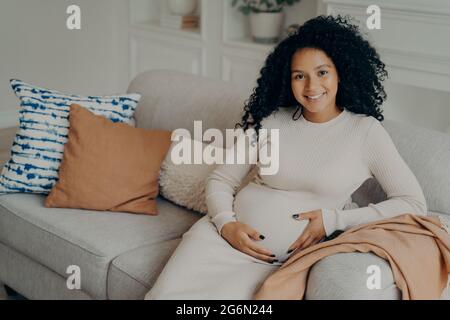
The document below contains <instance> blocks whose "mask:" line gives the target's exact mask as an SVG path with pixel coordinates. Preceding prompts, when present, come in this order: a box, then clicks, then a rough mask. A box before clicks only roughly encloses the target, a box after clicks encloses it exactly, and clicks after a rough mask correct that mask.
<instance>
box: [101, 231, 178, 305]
mask: <svg viewBox="0 0 450 320" xmlns="http://www.w3.org/2000/svg"><path fill="white" fill-rule="evenodd" d="M180 241H181V238H177V239H172V240H167V241H164V242H160V243H155V244H150V245H146V246H143V247H140V248H137V249H134V250H132V251H129V252H125V253H124V254H121V255H120V256H118V257H117V258H115V259H114V260H113V261H112V263H111V265H110V268H109V271H108V298H109V299H113V300H118V299H120V300H142V299H144V297H145V295H146V294H147V292H148V291H149V290H150V289H151V287H152V286H153V285H154V284H155V282H156V279H158V276H159V274H160V273H161V271H162V269H163V268H164V266H165V265H166V263H167V261H168V260H169V258H170V256H171V255H172V253H173V252H174V251H175V249H176V247H177V246H178V244H179V243H180Z"/></svg>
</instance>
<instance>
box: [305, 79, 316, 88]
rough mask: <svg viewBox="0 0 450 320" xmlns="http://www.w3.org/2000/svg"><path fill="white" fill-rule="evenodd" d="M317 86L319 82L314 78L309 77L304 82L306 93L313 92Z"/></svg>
mask: <svg viewBox="0 0 450 320" xmlns="http://www.w3.org/2000/svg"><path fill="white" fill-rule="evenodd" d="M318 86H319V81H318V79H316V78H315V77H311V78H309V79H308V80H306V84H305V89H306V90H308V91H314V90H315V89H316V88H317V87H318Z"/></svg>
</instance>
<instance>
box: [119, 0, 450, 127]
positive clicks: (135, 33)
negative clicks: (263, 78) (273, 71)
mask: <svg viewBox="0 0 450 320" xmlns="http://www.w3.org/2000/svg"><path fill="white" fill-rule="evenodd" d="M231 2H232V0H198V5H197V9H196V13H197V14H199V15H200V17H201V19H200V27H199V28H196V29H192V30H173V29H167V28H163V27H160V25H159V18H160V15H161V14H163V13H167V12H168V6H167V1H166V0H129V28H128V36H129V37H128V44H129V60H130V61H129V66H130V67H129V77H130V79H132V78H133V77H134V76H135V75H137V74H138V73H140V72H143V71H145V70H149V69H173V70H180V71H185V72H189V73H193V74H198V75H202V76H206V77H211V78H216V79H222V80H225V81H229V82H233V83H235V84H237V85H238V86H239V87H240V88H241V89H242V91H243V92H244V93H248V95H250V94H251V92H252V90H253V88H254V87H255V85H256V80H257V79H258V77H259V71H260V69H261V67H262V66H263V63H264V60H265V58H266V57H267V55H268V54H269V52H270V51H271V50H272V49H273V47H274V45H264V44H258V43H254V42H252V41H251V40H250V32H249V21H248V18H247V17H246V16H244V15H243V14H242V13H241V12H239V11H238V10H237V8H236V7H232V6H231ZM370 4H372V1H370V0H301V2H299V3H296V4H295V5H294V6H291V7H286V8H285V10H284V11H285V21H284V29H286V27H287V26H289V25H290V24H294V23H297V24H303V22H305V21H306V20H308V19H310V18H313V17H315V16H317V15H318V14H326V13H329V14H336V13H341V14H350V15H352V16H353V17H355V18H356V19H359V20H360V21H361V24H362V27H363V30H364V26H365V21H366V18H367V16H368V15H367V13H366V9H367V7H368V6H369V5H370ZM377 4H378V5H379V6H380V7H381V19H382V24H381V26H382V29H381V30H373V31H370V32H368V31H367V30H364V31H365V32H366V33H367V34H368V37H369V39H370V40H371V42H372V43H373V44H374V45H375V47H376V48H377V50H378V52H379V53H380V56H381V59H382V60H383V61H384V62H385V63H386V65H387V68H388V71H389V75H390V78H389V80H388V81H387V82H386V91H387V94H388V99H387V101H386V103H385V104H384V105H383V109H384V110H385V112H384V115H385V117H386V118H390V119H393V120H399V121H404V122H409V123H412V124H415V125H419V126H423V127H428V128H431V129H435V130H438V131H443V132H446V130H447V128H448V127H449V124H450V105H449V103H448V101H450V41H447V40H448V39H449V36H448V35H449V34H450V4H449V2H448V1H447V0H430V1H429V2H427V3H426V4H424V3H423V1H421V0H396V1H395V2H394V1H390V0H379V1H378V2H377ZM448 130H450V128H449V129H448Z"/></svg>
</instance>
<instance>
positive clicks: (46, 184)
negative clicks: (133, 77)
mask: <svg viewBox="0 0 450 320" xmlns="http://www.w3.org/2000/svg"><path fill="white" fill-rule="evenodd" d="M11 86H12V88H13V90H14V92H15V94H16V96H17V97H18V98H19V99H20V101H21V104H20V107H21V108H20V116H19V122H20V125H19V130H18V132H17V134H16V137H15V138H14V143H13V146H12V149H11V158H10V160H9V161H8V162H7V163H6V164H5V166H4V167H3V170H2V173H1V176H0V194H2V193H16V192H26V193H43V194H47V193H49V192H50V190H51V189H52V187H53V186H54V184H55V183H56V181H57V180H58V170H59V165H60V163H61V159H62V155H63V151H64V144H65V143H66V142H67V134H68V127H69V121H68V116H69V107H70V105H71V104H72V103H77V104H80V105H81V106H83V107H85V108H87V109H89V110H90V111H92V112H93V113H94V114H96V115H100V116H104V117H106V118H108V119H110V120H112V121H113V122H125V123H128V124H131V125H133V124H134V119H133V115H134V110H135V108H136V106H137V104H138V102H139V99H140V97H141V95H140V94H126V95H117V96H103V97H100V96H79V95H71V94H64V93H61V92H58V91H55V90H49V89H44V88H40V87H37V86H34V85H30V84H27V83H25V82H22V81H20V80H11Z"/></svg>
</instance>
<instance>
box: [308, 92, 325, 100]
mask: <svg viewBox="0 0 450 320" xmlns="http://www.w3.org/2000/svg"><path fill="white" fill-rule="evenodd" d="M325 94H326V92H322V93H319V94H316V95H309V96H304V97H305V98H306V99H307V100H308V101H316V100H319V99H320V98H322V97H323V96H324V95H325Z"/></svg>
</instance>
